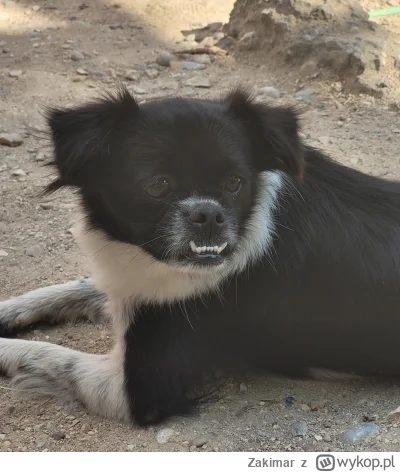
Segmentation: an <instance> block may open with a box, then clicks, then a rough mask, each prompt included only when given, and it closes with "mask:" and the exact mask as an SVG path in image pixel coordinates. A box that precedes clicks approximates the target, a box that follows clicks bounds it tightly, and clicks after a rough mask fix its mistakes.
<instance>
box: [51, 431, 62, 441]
mask: <svg viewBox="0 0 400 472" xmlns="http://www.w3.org/2000/svg"><path fill="white" fill-rule="evenodd" d="M51 437H52V438H53V439H54V440H56V441H61V440H62V439H65V432H64V431H53V432H52V433H51Z"/></svg>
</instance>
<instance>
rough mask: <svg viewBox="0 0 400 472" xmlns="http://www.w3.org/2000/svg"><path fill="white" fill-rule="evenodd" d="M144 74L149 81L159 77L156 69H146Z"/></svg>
mask: <svg viewBox="0 0 400 472" xmlns="http://www.w3.org/2000/svg"><path fill="white" fill-rule="evenodd" d="M145 74H146V75H147V77H148V78H149V79H156V78H157V77H158V76H159V75H160V73H159V72H158V70H157V69H146V70H145Z"/></svg>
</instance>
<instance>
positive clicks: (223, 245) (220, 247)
mask: <svg viewBox="0 0 400 472" xmlns="http://www.w3.org/2000/svg"><path fill="white" fill-rule="evenodd" d="M227 245H228V243H224V244H221V246H219V248H218V249H217V253H218V254H221V252H222V251H223V250H224V249H225V248H226V246H227Z"/></svg>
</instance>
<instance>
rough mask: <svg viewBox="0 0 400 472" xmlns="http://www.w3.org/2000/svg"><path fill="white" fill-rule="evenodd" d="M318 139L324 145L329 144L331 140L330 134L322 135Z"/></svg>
mask: <svg viewBox="0 0 400 472" xmlns="http://www.w3.org/2000/svg"><path fill="white" fill-rule="evenodd" d="M318 141H319V142H320V143H321V144H322V145H323V146H327V145H328V144H329V142H330V140H329V136H320V137H319V138H318Z"/></svg>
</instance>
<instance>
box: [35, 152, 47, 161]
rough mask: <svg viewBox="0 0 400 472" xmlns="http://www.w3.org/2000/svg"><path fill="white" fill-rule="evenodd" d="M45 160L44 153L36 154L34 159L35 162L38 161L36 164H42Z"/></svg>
mask: <svg viewBox="0 0 400 472" xmlns="http://www.w3.org/2000/svg"><path fill="white" fill-rule="evenodd" d="M45 159H46V155H45V153H44V152H38V153H37V154H36V157H35V160H36V161H38V162H42V161H44V160H45Z"/></svg>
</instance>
